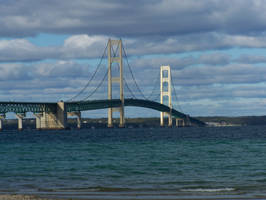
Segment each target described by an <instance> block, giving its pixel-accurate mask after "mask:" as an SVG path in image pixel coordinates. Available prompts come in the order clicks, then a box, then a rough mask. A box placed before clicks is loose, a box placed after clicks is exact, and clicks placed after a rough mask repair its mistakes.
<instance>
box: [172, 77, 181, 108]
mask: <svg viewBox="0 0 266 200" xmlns="http://www.w3.org/2000/svg"><path fill="white" fill-rule="evenodd" d="M171 84H172V86H173V88H174V96H175V98H176V101H177V106H178V108H179V110H180V111H181V112H183V111H182V108H181V106H180V105H179V100H178V96H177V93H176V89H175V85H174V83H173V79H172V74H171Z"/></svg>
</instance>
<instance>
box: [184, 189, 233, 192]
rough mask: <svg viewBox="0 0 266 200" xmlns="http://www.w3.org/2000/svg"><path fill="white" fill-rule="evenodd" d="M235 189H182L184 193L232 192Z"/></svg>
mask: <svg viewBox="0 0 266 200" xmlns="http://www.w3.org/2000/svg"><path fill="white" fill-rule="evenodd" d="M234 190H235V189H234V188H195V189H181V191H182V192H230V191H234Z"/></svg>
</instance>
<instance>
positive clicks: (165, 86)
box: [160, 65, 172, 126]
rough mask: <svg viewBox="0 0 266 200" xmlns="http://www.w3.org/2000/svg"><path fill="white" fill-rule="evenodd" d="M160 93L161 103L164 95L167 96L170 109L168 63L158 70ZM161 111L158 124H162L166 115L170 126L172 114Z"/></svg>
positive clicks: (170, 89) (170, 96) (169, 69)
mask: <svg viewBox="0 0 266 200" xmlns="http://www.w3.org/2000/svg"><path fill="white" fill-rule="evenodd" d="M160 80H161V81H160V83H161V84H160V94H161V104H163V103H164V97H167V98H168V106H169V108H170V109H171V110H172V92H171V91H172V88H171V68H170V66H169V65H167V66H161V71H160ZM171 110H170V113H166V112H161V118H160V125H161V126H163V125H164V116H165V115H168V126H172V114H171Z"/></svg>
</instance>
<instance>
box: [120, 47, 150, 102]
mask: <svg viewBox="0 0 266 200" xmlns="http://www.w3.org/2000/svg"><path fill="white" fill-rule="evenodd" d="M122 48H123V52H124V54H125V57H126V61H127V65H128V68H129V71H130V74H131V76H132V79H133V81H134V83H135V85H136V87H137V90H138V91H139V92H140V94H141V95H142V97H143V98H144V99H147V98H146V97H145V95H144V94H143V92H142V91H141V89H140V88H139V86H138V84H137V81H136V79H135V77H134V75H133V72H132V69H131V67H130V65H129V61H128V57H127V54H126V51H125V49H124V45H122Z"/></svg>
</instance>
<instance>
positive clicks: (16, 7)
mask: <svg viewBox="0 0 266 200" xmlns="http://www.w3.org/2000/svg"><path fill="white" fill-rule="evenodd" d="M243 10H244V11H245V14H243ZM264 11H265V2H264V1H263V0H253V1H242V0H224V1H220V0H205V1H193V0H174V1H172V0H152V1H144V0H137V1H123V0H115V1H104V0H99V1H93V2H92V1H86V0H76V1H75V2H73V1H71V0H65V1H60V0H40V1H35V0H20V1H18V0H12V1H2V2H1V6H0V13H1V14H0V24H1V25H2V27H1V30H0V35H2V36H4V37H10V36H29V35H30V36H32V35H36V34H39V33H41V32H48V33H60V34H66V33H67V34H81V33H87V34H90V35H95V34H100V35H102V34H106V33H107V32H108V33H109V34H110V35H116V36H122V37H131V36H143V35H146V36H151V35H168V36H169V35H180V34H191V33H198V32H214V31H218V32H219V31H220V32H227V33H236V34H250V33H256V32H261V31H265V27H266V26H265V23H266V22H265V21H266V20H265V19H266V15H265V12H264ZM48 13H49V14H48Z"/></svg>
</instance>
